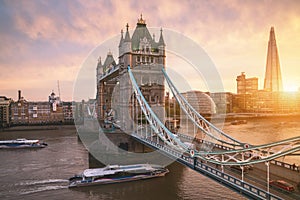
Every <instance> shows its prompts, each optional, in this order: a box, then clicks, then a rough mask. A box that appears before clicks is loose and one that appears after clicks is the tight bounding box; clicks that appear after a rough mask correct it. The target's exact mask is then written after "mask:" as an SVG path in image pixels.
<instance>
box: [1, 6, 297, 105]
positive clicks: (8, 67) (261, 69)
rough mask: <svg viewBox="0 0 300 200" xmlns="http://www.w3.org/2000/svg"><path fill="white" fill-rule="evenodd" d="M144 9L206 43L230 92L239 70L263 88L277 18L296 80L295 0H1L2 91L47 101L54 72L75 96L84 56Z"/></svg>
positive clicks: (68, 95)
mask: <svg viewBox="0 0 300 200" xmlns="http://www.w3.org/2000/svg"><path fill="white" fill-rule="evenodd" d="M141 13H142V14H143V18H144V19H145V20H146V23H147V26H148V27H162V28H163V29H170V30H174V31H177V32H178V33H180V34H183V35H185V36H186V37H188V38H190V39H191V40H193V41H194V42H196V43H197V44H198V45H199V46H200V47H201V48H203V50H204V51H205V52H206V53H207V55H208V56H209V57H210V58H211V60H212V61H213V63H214V64H215V66H216V69H217V71H218V73H219V75H220V77H221V78H222V82H223V85H224V89H225V91H229V92H234V93H236V76H238V75H239V74H240V73H241V72H245V74H246V77H258V78H259V89H262V88H263V79H264V73H265V66H266V55H267V45H268V39H269V32H270V28H271V26H274V28H275V35H276V41H277V47H278V51H279V59H280V64H281V72H282V77H283V86H284V89H285V90H287V91H292V90H297V89H298V87H300V76H299V75H300V51H299V49H300V1H297V0H295V1H292V0H287V1H281V0H275V1H272V0H265V1H261V0H251V1H247V0H246V1H234V0H226V1H222V0H209V1H204V0H201V1H198V0H186V1H182V0H164V1H161V0H151V1H148V0H147V1H127V0H120V1H108V0H99V1H97V0H39V1H37V0H36V1H35V0H27V1H21V0H0V71H1V73H0V96H7V97H10V98H13V99H14V100H17V91H18V90H22V96H24V98H25V99H27V100H30V101H47V99H48V96H49V95H50V93H51V92H52V90H54V92H55V93H58V80H59V87H60V95H61V98H62V100H64V101H69V100H72V99H73V84H74V82H75V81H76V78H77V76H78V73H79V72H80V69H81V67H82V63H84V61H85V59H86V58H87V56H88V55H89V54H90V53H91V52H92V51H93V49H95V48H96V47H97V46H99V45H101V44H102V43H103V42H105V41H107V40H108V39H110V38H112V37H115V36H117V35H120V31H121V29H124V30H125V25H126V23H128V24H129V29H130V32H131V35H132V33H133V29H134V28H135V26H136V23H137V19H138V18H139V17H140V14H141ZM157 38H158V37H157ZM166 45H167V47H168V44H166ZM107 51H108V50H107ZM112 53H113V55H114V57H115V58H117V57H118V52H112ZM99 56H101V57H105V56H106V55H99ZM167 59H168V57H167ZM96 63H97V60H96V59H95V63H94V65H95V66H94V69H95V70H96ZM91 65H93V63H92V64H91ZM91 67H92V68H91V69H93V66H91ZM168 67H169V66H168ZM170 67H172V66H170ZM92 78H95V77H92ZM194 84H195V85H197V83H196V82H195V83H194ZM196 87H197V86H196ZM93 95H94V94H91V96H90V98H95V96H93Z"/></svg>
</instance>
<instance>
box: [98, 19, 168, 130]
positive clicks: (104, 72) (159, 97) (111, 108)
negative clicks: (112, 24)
mask: <svg viewBox="0 0 300 200" xmlns="http://www.w3.org/2000/svg"><path fill="white" fill-rule="evenodd" d="M118 47H119V56H118V63H116V62H115V60H114V58H113V56H112V53H111V52H109V53H108V54H107V57H106V59H105V62H104V64H103V65H102V63H101V60H100V59H99V61H98V64H97V102H98V108H99V112H98V118H99V120H100V121H105V120H106V118H107V117H111V116H109V115H108V114H111V113H114V115H115V116H114V119H117V120H118V121H120V122H121V123H122V124H120V126H121V127H122V129H123V130H131V129H132V128H133V126H134V125H135V124H136V123H137V120H138V119H140V118H141V115H140V113H141V112H140V111H139V106H138V105H137V103H138V102H137V100H136V98H135V96H134V94H133V89H132V86H131V82H130V80H129V76H128V73H127V66H130V68H131V69H132V72H133V74H134V76H135V79H136V81H137V84H138V85H140V86H142V88H143V91H144V93H145V95H146V96H147V98H148V99H149V100H150V101H149V104H150V106H151V108H152V109H153V110H154V112H155V113H156V114H157V115H158V117H159V118H160V119H161V120H162V121H164V116H165V111H164V92H165V91H164V76H163V74H162V72H161V69H162V68H164V67H165V59H166V55H165V42H164V39H163V34H162V30H161V32H160V37H159V40H158V41H156V40H155V36H154V35H153V36H151V34H150V32H149V30H148V28H147V25H146V21H145V20H144V19H143V18H142V16H141V17H140V18H139V19H138V22H137V25H136V28H135V30H134V32H133V34H132V37H130V33H129V25H128V24H127V25H126V32H125V36H124V35H123V31H121V38H120V43H119V46H118ZM154 87H155V89H153V88H154ZM146 88H152V89H151V90H148V89H146ZM146 91H147V92H146Z"/></svg>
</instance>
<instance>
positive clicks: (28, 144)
mask: <svg viewBox="0 0 300 200" xmlns="http://www.w3.org/2000/svg"><path fill="white" fill-rule="evenodd" d="M46 146H48V145H47V144H46V143H40V141H39V140H27V139H25V138H21V139H16V140H1V141H0V148H43V147H46Z"/></svg>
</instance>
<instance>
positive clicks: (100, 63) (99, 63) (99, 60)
mask: <svg viewBox="0 0 300 200" xmlns="http://www.w3.org/2000/svg"><path fill="white" fill-rule="evenodd" d="M99 65H100V66H102V62H101V56H99V58H98V66H99Z"/></svg>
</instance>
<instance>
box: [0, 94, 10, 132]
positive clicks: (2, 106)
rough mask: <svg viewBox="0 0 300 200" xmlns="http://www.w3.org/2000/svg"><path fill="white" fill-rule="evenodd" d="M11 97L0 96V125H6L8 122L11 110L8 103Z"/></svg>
mask: <svg viewBox="0 0 300 200" xmlns="http://www.w3.org/2000/svg"><path fill="white" fill-rule="evenodd" d="M11 101H12V100H11V99H10V98H7V97H6V96H0V127H7V126H9V124H10V118H11V112H10V103H11Z"/></svg>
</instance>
